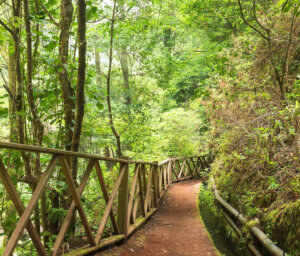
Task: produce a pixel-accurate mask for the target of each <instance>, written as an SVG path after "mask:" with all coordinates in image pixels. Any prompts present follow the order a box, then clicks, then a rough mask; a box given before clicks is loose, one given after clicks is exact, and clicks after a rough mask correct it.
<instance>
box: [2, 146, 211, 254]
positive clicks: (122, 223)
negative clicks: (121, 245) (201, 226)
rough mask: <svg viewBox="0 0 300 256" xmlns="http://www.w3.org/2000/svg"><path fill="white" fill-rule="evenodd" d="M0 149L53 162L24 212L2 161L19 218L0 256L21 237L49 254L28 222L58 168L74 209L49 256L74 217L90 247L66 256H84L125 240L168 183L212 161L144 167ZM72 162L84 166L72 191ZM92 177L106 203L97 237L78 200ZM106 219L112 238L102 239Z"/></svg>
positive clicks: (56, 152) (148, 213)
mask: <svg viewBox="0 0 300 256" xmlns="http://www.w3.org/2000/svg"><path fill="white" fill-rule="evenodd" d="M0 148H3V149H11V150H17V151H21V152H34V153H36V154H41V153H43V154H47V155H50V156H51V160H50V161H49V163H48V165H47V167H46V168H45V170H44V172H43V173H42V175H41V176H40V177H39V181H38V184H37V186H36V188H35V190H34V192H33V193H32V197H31V199H30V201H29V203H28V204H27V207H24V204H23V202H22V201H21V199H20V196H19V194H18V191H17V188H16V186H15V185H14V184H13V182H12V179H11V177H10V176H9V173H8V171H7V169H6V167H5V165H4V163H3V161H2V159H0V180H1V181H2V183H3V185H4V187H5V189H6V191H7V193H8V195H9V197H10V199H11V201H12V203H13V204H14V207H15V209H16V211H17V212H18V214H19V216H20V219H19V221H18V223H17V225H16V227H15V229H14V231H13V233H12V235H11V236H10V237H9V240H8V242H7V244H6V246H5V249H4V252H3V254H2V255H3V256H8V255H13V252H14V250H15V248H16V246H17V243H18V241H19V240H20V238H21V236H23V235H24V234H28V235H29V236H30V238H31V240H32V242H33V244H34V247H35V249H36V252H37V253H38V255H43V256H46V255H48V254H49V251H47V250H46V249H45V248H46V247H45V245H44V243H43V241H42V239H41V237H40V236H39V235H38V232H37V230H36V228H35V227H34V225H33V223H32V222H31V219H30V218H31V216H32V214H33V211H34V209H35V207H36V206H37V204H38V202H39V200H40V198H41V195H42V194H43V192H44V191H45V189H46V188H47V184H48V182H49V180H50V178H51V179H53V178H55V177H53V173H54V170H55V169H57V168H59V172H61V175H60V177H61V176H62V175H63V176H64V179H65V181H66V183H67V188H68V191H69V193H70V195H71V197H72V203H71V204H70V207H69V209H68V212H67V214H66V216H65V219H64V221H63V223H62V225H61V227H60V230H59V233H58V235H57V238H56V240H55V242H54V244H53V246H52V248H50V249H48V250H50V255H52V256H55V255H61V254H63V250H62V245H63V243H64V240H65V236H66V234H67V231H68V229H69V227H70V224H71V221H72V219H73V216H74V214H75V212H76V211H77V212H78V215H79V217H80V221H81V225H82V227H83V229H84V233H85V239H86V240H87V241H88V244H87V245H86V246H84V247H83V248H79V249H78V248H76V250H73V251H71V252H69V253H68V254H65V255H86V254H88V253H90V252H93V251H96V250H98V249H100V248H102V247H105V246H107V245H110V244H113V243H115V242H117V241H121V240H125V239H126V238H127V237H128V236H129V235H130V234H132V233H133V232H134V231H135V230H136V229H137V228H138V227H139V226H140V225H142V224H143V223H144V222H145V221H146V220H147V219H148V218H149V217H150V216H151V215H152V214H153V213H154V212H155V211H156V210H157V207H158V203H159V200H160V199H161V197H162V196H163V194H164V192H165V191H166V190H167V189H168V186H169V185H170V184H171V183H172V182H176V181H181V180H186V179H191V178H194V177H200V175H201V172H203V171H205V169H206V168H207V167H208V165H209V161H210V160H211V159H210V157H209V156H199V157H189V158H170V159H167V160H165V161H163V162H161V163H158V162H142V161H132V160H128V159H118V158H109V157H103V156H99V155H93V154H86V153H76V152H71V151H64V150H57V149H50V148H42V147H36V146H29V145H23V144H17V143H5V142H0ZM71 157H73V158H74V157H76V158H78V159H86V160H87V161H86V169H85V172H84V173H83V176H82V178H81V181H80V182H79V186H76V185H75V184H76V182H75V180H74V179H73V177H72V175H71V171H70V167H69V164H68V163H69V162H70V161H69V160H70V158H71ZM20 159H21V157H20ZM103 161H108V162H112V163H114V164H115V165H117V166H118V169H119V172H118V175H117V178H116V179H115V181H114V184H113V187H112V189H111V192H110V193H109V191H108V189H107V187H106V182H105V179H104V176H103V172H102V169H101V163H103ZM132 167H133V168H132ZM130 170H132V171H130ZM93 171H95V172H96V175H97V178H98V181H99V185H100V187H101V191H102V195H103V198H104V200H105V202H106V206H105V210H104V213H103V215H102V218H101V219H100V220H99V223H100V224H99V226H98V230H97V232H94V231H93V230H92V228H91V225H90V224H89V221H88V218H87V214H86V212H85V210H84V207H83V201H82V200H81V196H82V194H83V192H84V189H85V187H86V185H87V183H88V181H89V179H91V173H92V172H93ZM57 179H58V178H57ZM113 205H117V207H113ZM109 218H110V220H111V224H112V227H113V234H112V235H111V236H109V237H103V236H104V235H103V232H104V229H105V226H106V224H107V221H108V219H109ZM25 229H26V230H27V233H26V231H25Z"/></svg>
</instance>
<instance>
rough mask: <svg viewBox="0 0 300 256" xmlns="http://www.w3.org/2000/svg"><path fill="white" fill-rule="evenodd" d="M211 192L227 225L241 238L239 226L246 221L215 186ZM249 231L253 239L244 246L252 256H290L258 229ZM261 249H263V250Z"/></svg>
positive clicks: (255, 227)
mask: <svg viewBox="0 0 300 256" xmlns="http://www.w3.org/2000/svg"><path fill="white" fill-rule="evenodd" d="M213 190H214V195H215V198H216V200H217V201H218V203H219V204H220V205H221V207H222V209H221V211H222V213H223V216H224V218H225V219H226V221H227V223H228V224H229V225H230V226H231V227H232V229H233V230H234V231H235V233H236V234H237V235H238V236H239V237H241V238H242V237H243V236H244V235H243V232H242V228H241V227H240V225H239V224H241V225H246V224H247V222H248V220H247V219H246V218H245V217H244V216H243V214H242V213H240V212H238V211H237V210H236V209H234V208H233V207H232V206H231V205H230V204H229V203H227V202H226V201H225V200H224V199H223V198H222V197H221V195H220V192H219V191H218V190H217V188H216V185H213ZM250 230H251V233H252V235H253V239H252V240H250V241H248V242H247V243H246V245H247V247H248V249H249V250H250V252H251V253H252V254H253V255H254V256H264V255H266V254H265V252H266V253H268V255H272V256H290V254H288V253H287V252H285V251H284V250H282V249H281V248H279V247H278V246H277V245H276V244H275V243H274V242H273V241H272V240H271V239H270V238H269V237H268V236H267V235H266V234H265V233H264V232H263V231H262V230H261V229H260V228H259V227H257V226H252V227H250ZM254 242H258V243H254ZM257 244H259V245H260V247H257ZM261 248H263V250H262V249H261Z"/></svg>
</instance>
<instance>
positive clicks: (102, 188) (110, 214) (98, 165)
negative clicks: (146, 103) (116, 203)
mask: <svg viewBox="0 0 300 256" xmlns="http://www.w3.org/2000/svg"><path fill="white" fill-rule="evenodd" d="M95 167H96V172H97V176H98V179H99V183H100V186H101V190H102V193H103V197H104V200H105V203H106V204H107V203H108V201H109V196H108V192H107V188H106V185H105V181H104V177H103V173H102V170H101V167H100V164H99V162H98V161H97V162H96V164H95ZM109 216H110V219H111V223H112V225H113V228H114V230H115V232H116V233H117V234H120V230H119V227H118V224H117V221H116V218H115V215H114V212H113V210H112V209H111V210H110V212H109Z"/></svg>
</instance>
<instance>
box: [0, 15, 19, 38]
mask: <svg viewBox="0 0 300 256" xmlns="http://www.w3.org/2000/svg"><path fill="white" fill-rule="evenodd" d="M0 24H1V25H2V26H3V27H4V28H5V29H6V30H7V31H8V32H9V33H10V34H11V35H12V36H13V37H15V36H16V34H15V32H14V31H13V30H12V29H11V28H9V27H8V26H7V25H6V24H5V23H4V22H3V21H2V20H1V19H0Z"/></svg>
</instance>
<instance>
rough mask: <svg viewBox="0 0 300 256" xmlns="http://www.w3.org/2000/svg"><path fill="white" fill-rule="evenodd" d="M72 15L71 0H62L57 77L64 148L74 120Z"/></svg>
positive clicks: (68, 141) (69, 146)
mask: <svg viewBox="0 0 300 256" xmlns="http://www.w3.org/2000/svg"><path fill="white" fill-rule="evenodd" d="M72 17H73V5H72V0H62V3H61V12H60V24H59V25H60V41H59V58H60V62H61V63H62V67H61V71H59V72H58V79H59V82H60V84H61V91H62V96H63V102H64V114H65V117H64V119H65V148H66V150H71V143H72V137H73V127H74V125H73V121H74V109H75V101H74V99H73V97H74V91H73V89H72V87H71V84H70V81H69V78H68V73H67V64H68V55H69V37H70V26H71V22H72Z"/></svg>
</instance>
